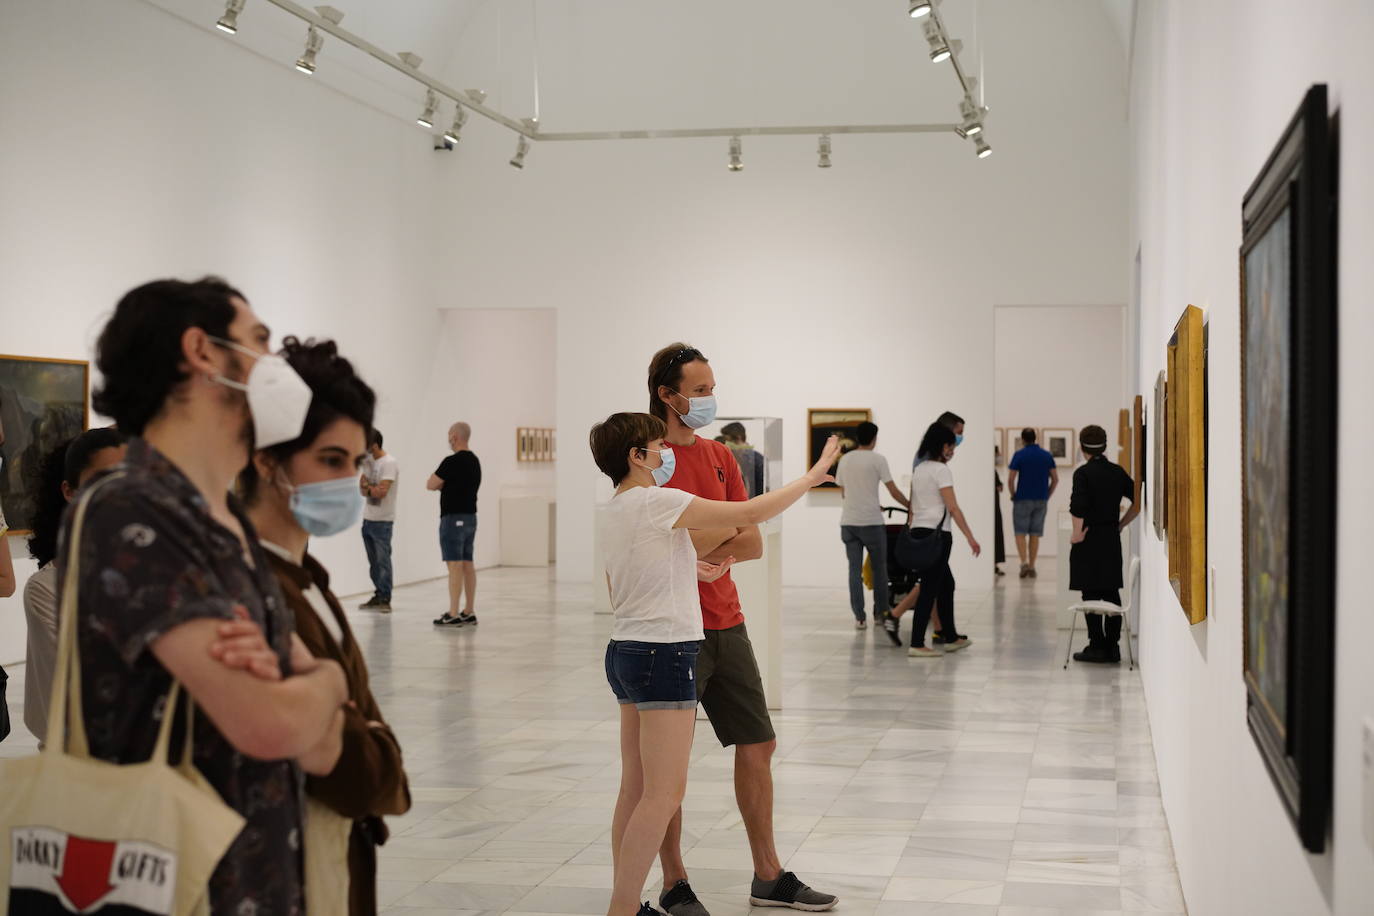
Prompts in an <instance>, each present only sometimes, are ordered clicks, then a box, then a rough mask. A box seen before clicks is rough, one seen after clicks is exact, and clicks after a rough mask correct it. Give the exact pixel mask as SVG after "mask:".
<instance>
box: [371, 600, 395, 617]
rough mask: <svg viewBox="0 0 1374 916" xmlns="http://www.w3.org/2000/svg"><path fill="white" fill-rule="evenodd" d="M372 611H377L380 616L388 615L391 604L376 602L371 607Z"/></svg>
mask: <svg viewBox="0 0 1374 916" xmlns="http://www.w3.org/2000/svg"><path fill="white" fill-rule="evenodd" d="M372 610H374V611H378V612H380V613H382V614H390V613H391V602H390V601H378V602H377V603H376V604H374V605H372Z"/></svg>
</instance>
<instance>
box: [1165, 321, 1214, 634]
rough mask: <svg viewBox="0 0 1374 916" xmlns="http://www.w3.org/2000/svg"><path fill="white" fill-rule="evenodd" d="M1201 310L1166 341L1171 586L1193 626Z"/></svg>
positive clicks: (1201, 455)
mask: <svg viewBox="0 0 1374 916" xmlns="http://www.w3.org/2000/svg"><path fill="white" fill-rule="evenodd" d="M1204 334H1205V329H1204V327H1203V320H1202V309H1200V308H1198V307H1197V306H1195V305H1190V306H1188V307H1187V308H1186V309H1184V310H1183V315H1182V316H1181V317H1180V318H1179V319H1178V324H1176V325H1175V326H1174V334H1173V336H1172V337H1171V338H1169V348H1168V372H1169V400H1168V404H1167V406H1166V411H1167V414H1166V420H1167V423H1168V426H1169V431H1168V437H1169V492H1168V500H1169V532H1168V538H1166V540H1167V542H1168V545H1169V583H1170V584H1171V585H1172V586H1173V588H1174V593H1175V594H1176V595H1177V596H1178V601H1179V604H1180V605H1182V606H1183V613H1184V615H1185V616H1186V617H1187V618H1188V622H1189V623H1191V624H1197V623H1201V622H1202V621H1203V620H1205V619H1206V618H1207V443H1206V438H1207V417H1206V412H1205V405H1206V396H1207V395H1206V387H1207V375H1206V361H1207V348H1206V345H1205V342H1204Z"/></svg>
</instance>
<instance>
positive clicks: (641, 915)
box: [635, 900, 659, 916]
mask: <svg viewBox="0 0 1374 916" xmlns="http://www.w3.org/2000/svg"><path fill="white" fill-rule="evenodd" d="M635 916H659V914H658V910H656V909H654V908H653V907H651V906H649V901H647V900H645V901H644V902H643V903H641V904H640V905H639V912H638V913H636V914H635Z"/></svg>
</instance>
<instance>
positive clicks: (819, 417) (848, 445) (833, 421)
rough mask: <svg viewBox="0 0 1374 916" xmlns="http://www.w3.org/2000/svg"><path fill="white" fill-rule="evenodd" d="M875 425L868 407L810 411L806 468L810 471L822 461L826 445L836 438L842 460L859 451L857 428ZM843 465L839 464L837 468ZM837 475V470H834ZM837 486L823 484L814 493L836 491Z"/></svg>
mask: <svg viewBox="0 0 1374 916" xmlns="http://www.w3.org/2000/svg"><path fill="white" fill-rule="evenodd" d="M872 421H873V411H872V409H870V408H867V407H811V408H808V409H807V411H806V451H805V452H804V453H803V454H805V455H806V466H807V467H808V468H809V467H811V466H812V465H813V464H815V463H816V462H817V461H819V460H820V458H821V452H822V451H824V449H825V442H826V440H827V439H829V438H830V436H831V435H832V434H834V435H838V436H839V437H840V448H841V453H840V457H844V454H845V453H847V452H850V451H852V450H854V449H855V448H858V445H859V443H858V442H857V441H855V439H854V428H855V427H856V426H858V425H859V424H860V423H864V422H869V423H871V422H872ZM838 463H839V462H838V461H837V462H836V464H838ZM831 473H832V474H833V473H834V468H831ZM836 486H837V484H833V483H823V484H820V485H819V486H817V487H812V489H814V490H819V489H834V488H835V487H836Z"/></svg>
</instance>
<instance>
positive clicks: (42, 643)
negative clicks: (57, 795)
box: [24, 429, 125, 745]
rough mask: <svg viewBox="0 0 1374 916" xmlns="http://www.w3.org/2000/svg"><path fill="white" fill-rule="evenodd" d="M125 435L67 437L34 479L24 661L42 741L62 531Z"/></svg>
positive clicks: (27, 696) (31, 719) (27, 698)
mask: <svg viewBox="0 0 1374 916" xmlns="http://www.w3.org/2000/svg"><path fill="white" fill-rule="evenodd" d="M124 451H125V444H124V436H122V435H121V434H120V433H118V432H116V431H115V430H114V429H91V430H87V431H86V432H84V433H82V434H81V435H79V436H77V437H76V438H75V439H72V440H71V441H70V442H64V443H63V444H62V445H59V446H58V447H57V448H55V449H53V450H52V451H51V452H49V453H48V454H47V456H46V457H45V458H44V459H43V463H42V465H41V466H40V467H39V469H38V473H37V474H36V475H35V476H34V478H33V479H31V480H30V481H29V488H30V489H29V497H30V499H31V501H32V503H33V506H34V515H33V534H32V535H30V536H29V556H31V557H33V558H34V559H35V560H37V561H38V572H36V573H34V574H33V575H32V576H29V581H28V582H26V583H25V584H24V619H25V621H26V622H27V624H28V652H27V654H26V656H25V665H24V724H25V725H26V726H28V729H29V731H31V732H33V735H34V737H35V738H37V739H38V743H39V744H40V745H41V744H42V743H43V741H44V739H45V738H46V737H47V731H48V697H49V696H50V695H51V693H52V675H53V668H54V667H55V666H56V664H57V567H56V566H54V565H53V560H54V559H55V558H56V557H57V531H58V529H59V528H61V527H62V513H63V511H64V510H65V509H66V508H67V503H69V502H71V501H72V500H73V499H75V498H76V491H77V490H79V489H81V487H82V485H83V484H85V483H86V481H88V480H90V479H91V478H92V477H94V476H95V475H96V474H99V473H100V472H101V471H104V470H107V469H109V468H112V467H114V466H115V465H117V464H119V463H120V462H121V461H123V460H124Z"/></svg>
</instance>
